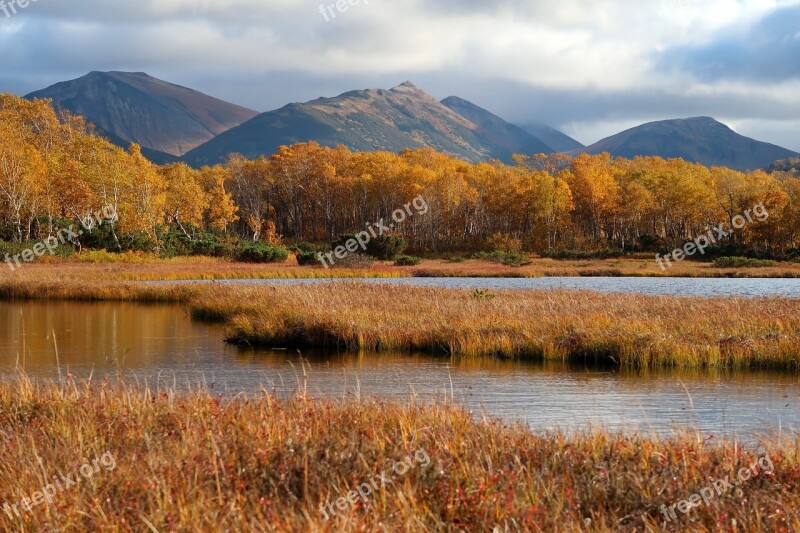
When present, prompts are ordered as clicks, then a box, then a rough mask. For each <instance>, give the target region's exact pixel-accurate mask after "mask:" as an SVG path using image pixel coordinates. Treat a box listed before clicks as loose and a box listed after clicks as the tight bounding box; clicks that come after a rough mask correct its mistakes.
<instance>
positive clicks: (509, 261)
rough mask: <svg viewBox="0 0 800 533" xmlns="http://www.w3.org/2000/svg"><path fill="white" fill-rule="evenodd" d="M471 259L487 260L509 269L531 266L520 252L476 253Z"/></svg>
mask: <svg viewBox="0 0 800 533" xmlns="http://www.w3.org/2000/svg"><path fill="white" fill-rule="evenodd" d="M472 257H473V258H475V259H487V260H489V261H491V262H493V263H500V264H501V265H505V266H510V267H518V266H523V265H529V264H531V262H530V261H525V255H524V254H522V253H520V252H499V251H495V252H477V253H475V254H473V256H472Z"/></svg>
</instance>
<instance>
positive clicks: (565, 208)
mask: <svg viewBox="0 0 800 533" xmlns="http://www.w3.org/2000/svg"><path fill="white" fill-rule="evenodd" d="M0 139H2V141H0V241H2V244H0V246H2V247H0V250H2V251H5V250H13V249H14V248H15V247H19V246H20V245H22V244H23V243H26V242H31V241H36V240H40V239H45V238H47V237H48V236H50V235H53V234H54V232H56V231H58V229H59V228H61V227H64V226H65V225H68V224H71V223H74V222H75V221H79V220H81V219H82V218H83V217H85V216H87V214H91V213H93V212H97V211H98V210H101V209H103V208H104V207H106V206H112V207H113V208H114V209H115V210H116V212H117V214H118V216H119V220H118V222H117V223H116V224H114V225H106V226H104V227H101V228H98V230H97V231H96V232H94V233H93V234H90V235H85V236H82V237H81V238H80V239H81V241H80V242H77V241H76V242H72V243H70V247H71V250H69V251H70V253H73V252H74V251H77V250H83V249H86V248H89V249H107V250H108V251H110V252H117V251H145V252H148V253H156V254H161V255H210V256H229V255H230V256H234V257H240V258H244V259H247V258H248V257H252V256H253V255H255V256H256V257H258V258H262V259H267V260H282V259H285V258H286V255H287V254H286V253H284V252H276V251H275V250H277V249H283V248H284V247H286V246H289V245H296V244H299V243H318V244H319V243H330V242H332V241H334V240H336V239H337V238H338V237H339V236H341V235H343V234H347V233H349V232H354V231H360V230H362V229H363V228H364V227H365V225H367V224H371V223H374V222H375V221H378V220H381V219H387V220H388V219H390V218H391V215H392V213H393V212H394V211H395V210H396V209H398V208H400V207H402V206H403V205H404V204H407V203H408V202H409V201H410V200H411V199H413V198H416V197H419V196H422V197H424V199H425V201H426V202H427V204H428V206H429V210H428V212H427V213H426V214H425V215H424V216H414V217H408V218H407V219H406V220H405V221H404V222H403V223H402V224H398V225H396V226H395V227H394V229H393V232H394V233H395V234H396V236H398V237H402V238H404V239H405V240H406V241H407V244H408V247H409V249H410V250H412V251H415V252H418V253H429V254H438V253H450V252H479V251H491V248H492V247H496V246H497V244H496V243H497V242H510V243H513V244H512V245H510V246H511V247H517V248H519V249H520V250H522V251H525V252H531V253H539V254H543V255H547V254H550V255H551V256H554V257H557V256H558V254H559V253H569V252H570V251H580V252H594V251H601V250H611V251H618V252H619V253H624V252H632V251H639V252H642V251H647V252H649V251H659V250H670V249H672V248H674V247H675V246H678V245H680V244H681V243H683V242H686V241H687V240H688V239H691V238H693V237H695V236H697V235H700V234H703V233H706V232H707V231H708V229H709V228H710V227H714V226H717V225H719V224H722V223H727V224H730V222H731V221H732V220H733V219H734V217H736V216H737V215H740V214H741V213H743V212H744V211H746V210H747V209H749V208H752V207H753V206H754V205H756V204H759V203H763V204H764V206H765V207H766V209H767V210H768V211H769V218H768V219H767V220H765V221H763V222H758V223H753V224H748V225H747V226H746V227H744V228H743V229H742V230H741V231H737V232H735V233H734V234H732V235H730V236H729V237H728V238H727V241H726V242H722V243H719V244H720V245H721V246H724V247H727V248H728V249H731V250H735V251H736V252H737V253H742V254H750V255H756V256H765V257H796V256H797V255H798V249H800V177H798V175H797V174H796V172H794V168H793V167H792V166H791V165H785V166H784V167H774V170H773V171H772V172H767V171H764V170H756V171H752V172H747V173H743V172H738V171H734V170H730V169H727V168H719V167H714V168H706V167H704V166H702V165H698V164H694V163H690V162H686V161H683V160H680V159H672V160H664V159H661V158H657V157H648V158H637V159H634V160H626V159H619V158H617V159H614V158H611V157H610V156H609V155H607V154H603V155H594V156H592V155H585V154H584V155H580V156H577V157H574V158H572V157H569V156H566V155H561V154H555V155H549V156H545V155H542V154H539V155H534V154H526V155H519V156H516V157H515V164H514V165H506V164H502V163H500V162H497V161H489V162H482V163H477V164H472V163H467V162H464V161H461V160H459V159H456V158H454V157H450V156H448V155H446V154H442V153H438V152H436V151H433V150H430V149H421V150H407V151H403V152H401V153H397V154H395V153H388V152H371V153H356V152H351V151H350V150H348V149H347V148H345V147H342V146H339V147H336V148H327V147H323V146H320V145H318V144H316V143H313V142H312V143H302V144H296V145H293V146H285V147H281V148H280V149H279V150H278V152H277V153H275V154H274V155H272V156H271V157H269V158H266V157H262V158H260V159H256V160H247V159H245V158H243V157H241V156H237V155H233V156H231V157H230V159H229V160H228V162H227V163H226V164H224V165H219V166H214V167H204V168H201V169H199V170H198V169H193V168H190V167H189V166H188V165H186V164H183V163H177V164H171V165H167V166H157V165H155V164H153V163H151V162H150V161H148V160H147V159H146V158H145V157H143V156H142V154H141V151H140V149H139V147H138V146H137V145H135V144H134V145H131V146H130V148H129V149H128V150H123V149H121V148H118V147H116V146H114V145H113V144H111V143H110V142H108V141H107V140H105V139H104V138H102V136H100V135H98V134H96V133H95V132H94V131H93V129H92V127H91V125H89V124H87V122H86V121H85V120H84V119H83V118H81V117H79V116H75V115H71V114H68V113H65V112H62V111H56V110H54V109H53V108H52V107H51V106H50V103H49V101H47V100H34V101H28V100H24V99H21V98H17V97H15V96H12V95H9V94H5V95H0ZM270 250H271V251H270ZM248 252H249V253H248ZM728 255H731V254H730V253H729V254H728Z"/></svg>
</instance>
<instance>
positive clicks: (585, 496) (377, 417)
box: [0, 378, 800, 532]
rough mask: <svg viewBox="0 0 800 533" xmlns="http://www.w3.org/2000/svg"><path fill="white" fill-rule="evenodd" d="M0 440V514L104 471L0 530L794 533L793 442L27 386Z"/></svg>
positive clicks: (1, 517)
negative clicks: (671, 511)
mask: <svg viewBox="0 0 800 533" xmlns="http://www.w3.org/2000/svg"><path fill="white" fill-rule="evenodd" d="M0 429H1V430H2V431H0V501H1V502H0V505H2V504H9V505H13V504H14V503H17V502H19V501H20V500H21V499H22V498H25V497H31V496H32V495H33V494H34V492H35V491H39V490H41V489H42V488H43V486H44V485H45V484H46V483H48V482H49V481H50V479H52V478H53V476H62V475H67V474H70V473H71V472H74V471H75V470H76V469H77V468H78V467H79V466H80V465H82V464H84V463H86V462H88V461H91V460H92V459H93V458H95V457H100V456H102V455H103V454H105V453H106V452H108V453H110V454H111V455H112V456H113V458H114V461H115V463H116V467H115V468H114V469H112V470H106V469H104V468H101V469H100V470H99V471H98V472H97V473H95V474H94V475H93V476H92V477H91V478H89V479H85V480H83V481H81V482H79V483H78V484H77V485H75V486H73V487H71V488H67V489H64V490H63V492H58V493H56V494H55V496H54V498H53V502H52V504H47V503H42V504H40V505H38V506H36V507H33V510H32V511H31V512H25V511H23V510H21V516H20V517H19V518H18V517H16V516H15V515H14V513H13V511H10V512H11V516H9V515H8V514H6V512H0V528H1V529H2V530H3V531H17V530H24V531H150V530H151V529H150V526H149V525H148V523H149V524H151V525H152V527H154V528H155V529H156V530H157V531H161V532H167V531H281V532H283V531H312V532H313V531H414V532H416V531H492V530H496V531H497V530H499V531H645V530H646V531H659V530H661V529H662V527H664V526H666V527H665V529H668V530H674V531H685V530H687V529H692V530H694V531H721V530H726V531H754V532H756V531H796V530H798V529H800V516H798V509H800V490H798V484H799V483H800V465H799V464H798V460H799V459H800V452H799V450H800V448H799V447H798V443H796V442H794V443H791V442H783V443H782V444H778V443H771V444H768V445H767V448H766V449H765V450H763V451H762V452H761V453H760V454H756V453H754V452H751V451H748V450H746V449H743V448H742V447H740V446H737V445H735V444H733V443H715V442H714V441H713V440H712V441H710V442H708V441H706V442H704V441H703V440H702V439H698V438H696V437H691V436H690V435H689V434H686V435H684V436H682V437H678V438H675V439H672V440H659V439H656V438H655V437H646V436H643V435H612V434H607V433H604V432H601V431H596V432H591V433H585V434H576V435H571V436H567V435H565V434H562V433H549V434H535V433H533V432H531V431H530V430H529V429H527V428H524V427H522V426H510V425H504V424H500V423H498V422H494V421H478V420H475V419H474V418H472V417H471V416H470V414H468V413H466V412H464V411H462V410H460V409H458V408H456V407H453V406H451V405H447V404H438V405H427V406H426V405H418V404H413V403H412V404H406V405H401V404H397V403H392V404H386V403H375V402H372V401H364V402H361V401H348V402H332V401H312V400H309V399H305V398H296V399H293V400H288V401H279V400H276V399H275V398H273V397H271V396H269V395H268V394H266V393H265V394H262V395H260V396H257V397H251V398H244V397H241V396H240V397H237V398H235V399H232V400H220V399H219V398H215V397H212V396H210V395H208V394H206V393H204V392H201V391H198V392H194V393H189V394H175V393H172V392H168V391H167V392H160V393H156V392H154V391H151V390H145V389H135V388H132V387H130V386H123V385H113V384H110V383H108V382H105V381H104V382H101V383H91V382H88V383H83V382H82V383H75V382H72V381H67V382H66V383H64V384H63V385H41V384H40V385H36V384H33V383H31V382H30V381H28V380H26V379H24V378H22V379H20V380H19V381H18V382H15V383H5V384H2V385H0ZM417 450H423V451H424V455H425V456H427V457H428V461H422V460H421V461H420V462H419V463H417V464H416V467H415V468H413V469H411V470H409V471H408V472H407V473H406V474H404V475H403V476H400V477H398V478H397V479H396V481H395V482H393V483H392V484H389V485H387V486H384V487H382V488H380V490H379V491H375V492H373V494H372V495H371V496H370V498H369V500H368V502H367V503H366V504H364V503H360V502H359V503H357V504H356V505H353V506H348V507H347V508H346V509H345V510H344V511H342V510H338V509H337V510H336V516H335V517H334V518H332V520H330V521H326V520H325V519H324V516H323V514H322V513H321V512H320V506H321V505H324V504H326V503H328V502H331V501H335V500H336V499H337V498H339V497H342V496H346V495H347V493H348V491H350V490H352V489H355V488H357V487H358V485H360V484H362V483H365V482H368V481H369V480H370V479H375V478H376V477H377V475H378V474H381V473H384V472H386V473H390V472H391V469H392V466H393V465H394V464H395V463H396V462H398V461H401V460H402V459H403V458H405V457H407V456H408V455H409V454H411V453H413V452H415V451H417ZM763 453H766V456H767V457H768V458H769V460H770V461H771V462H772V464H773V466H774V470H772V472H771V473H760V474H759V475H758V476H755V477H753V478H752V479H751V480H749V481H747V482H746V484H743V485H741V486H740V487H739V490H737V491H731V492H729V493H727V494H724V495H722V496H719V497H714V498H713V500H711V502H710V505H708V506H705V505H701V506H700V507H698V508H697V509H695V510H693V511H692V512H691V513H690V514H688V515H683V514H681V513H677V516H678V519H677V520H676V521H674V522H672V523H671V524H665V523H664V518H663V514H662V512H661V511H660V507H661V506H662V505H666V506H671V505H673V504H676V503H678V502H679V501H680V500H684V499H688V498H689V497H690V496H691V495H692V494H695V493H699V492H700V491H701V490H702V489H704V488H706V487H709V486H711V484H712V482H713V481H714V480H716V479H724V478H729V479H734V478H735V476H736V475H737V472H739V470H740V469H742V468H747V467H749V466H750V465H751V464H752V463H753V462H754V461H755V460H756V459H757V458H758V457H759V456H760V455H761V454H763ZM424 464H427V465H428V466H427V467H425V466H423V465H424ZM494 528H499V529H494Z"/></svg>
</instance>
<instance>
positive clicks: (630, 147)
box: [573, 117, 798, 170]
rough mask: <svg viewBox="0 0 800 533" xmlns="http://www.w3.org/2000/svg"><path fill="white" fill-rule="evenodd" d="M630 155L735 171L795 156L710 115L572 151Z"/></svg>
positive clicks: (631, 131) (651, 125) (645, 127)
mask: <svg viewBox="0 0 800 533" xmlns="http://www.w3.org/2000/svg"><path fill="white" fill-rule="evenodd" d="M581 152H588V153H590V154H600V153H603V152H609V153H610V154H611V155H613V156H617V157H627V158H633V157H636V156H661V157H663V158H674V157H681V158H683V159H685V160H687V161H693V162H696V163H702V164H703V165H706V166H725V167H729V168H733V169H737V170H754V169H758V168H764V167H767V166H769V165H770V164H772V163H774V162H775V161H777V160H779V159H788V158H790V157H792V156H796V155H798V154H797V153H796V152H793V151H791V150H788V149H786V148H781V147H780V146H776V145H774V144H769V143H764V142H760V141H756V140H754V139H750V138H748V137H744V136H742V135H739V134H738V133H736V132H735V131H733V130H732V129H730V128H729V127H728V126H726V125H725V124H722V123H720V122H717V121H716V120H714V119H713V118H709V117H695V118H687V119H679V120H663V121H659V122H650V123H648V124H643V125H642V126H638V127H635V128H632V129H629V130H626V131H623V132H622V133H618V134H617V135H613V136H611V137H608V138H606V139H603V140H602V141H600V142H598V143H595V144H593V145H591V146H589V147H588V148H585V149H580V150H575V151H574V152H573V153H581Z"/></svg>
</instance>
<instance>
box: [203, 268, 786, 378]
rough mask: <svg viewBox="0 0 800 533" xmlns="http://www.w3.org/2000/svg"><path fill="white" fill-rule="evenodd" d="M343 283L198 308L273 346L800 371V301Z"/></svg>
mask: <svg viewBox="0 0 800 533" xmlns="http://www.w3.org/2000/svg"><path fill="white" fill-rule="evenodd" d="M491 294H492V297H491V298H477V297H476V296H475V292H474V291H473V292H470V291H467V290H456V289H439V288H422V287H407V286H405V287H402V286H376V285H373V284H363V283H352V282H342V283H332V284H325V285H298V286H274V287H263V286H262V287H242V286H237V287H231V286H226V287H209V288H208V289H207V290H205V291H202V292H200V293H198V295H197V296H195V297H194V298H193V299H192V302H191V304H190V307H191V312H192V315H193V316H194V317H195V318H198V319H212V320H216V321H220V322H224V323H226V324H227V325H228V329H229V339H230V340H231V341H232V342H235V343H239V344H250V345H259V346H269V347H283V348H286V347H301V348H310V347H314V348H328V349H338V350H351V351H355V350H365V351H409V352H411V351H415V352H429V353H432V354H441V355H452V356H459V357H480V356H494V357H500V358H508V359H521V360H558V361H564V362H571V363H576V362H577V363H593V364H596V363H601V364H612V365H615V366H623V367H634V368H663V367H673V368H704V367H721V368H737V369H750V368H773V369H789V370H797V369H798V367H800V300H797V299H789V298H685V297H673V296H645V295H620V294H601V293H595V292H588V291H580V292H579V291H562V290H555V291H496V292H492V293H491Z"/></svg>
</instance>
